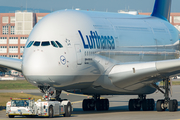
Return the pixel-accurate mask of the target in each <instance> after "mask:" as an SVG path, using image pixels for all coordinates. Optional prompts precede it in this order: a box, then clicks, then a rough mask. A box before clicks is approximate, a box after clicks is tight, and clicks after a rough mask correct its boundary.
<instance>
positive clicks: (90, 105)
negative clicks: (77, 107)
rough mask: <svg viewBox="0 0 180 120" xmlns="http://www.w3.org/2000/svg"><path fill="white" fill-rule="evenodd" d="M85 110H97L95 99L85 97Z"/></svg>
mask: <svg viewBox="0 0 180 120" xmlns="http://www.w3.org/2000/svg"><path fill="white" fill-rule="evenodd" d="M82 106H83V111H94V110H95V103H94V100H93V99H84V100H83V103H82Z"/></svg>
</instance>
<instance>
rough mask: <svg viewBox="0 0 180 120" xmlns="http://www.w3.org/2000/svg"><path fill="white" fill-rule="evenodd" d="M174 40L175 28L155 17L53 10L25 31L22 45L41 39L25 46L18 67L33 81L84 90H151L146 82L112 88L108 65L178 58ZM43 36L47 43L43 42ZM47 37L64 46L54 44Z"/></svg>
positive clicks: (104, 92) (66, 88) (138, 91)
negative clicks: (20, 65)
mask: <svg viewBox="0 0 180 120" xmlns="http://www.w3.org/2000/svg"><path fill="white" fill-rule="evenodd" d="M178 40H179V37H178V32H177V30H176V29H175V28H174V27H173V26H172V25H171V24H170V23H169V22H167V21H164V20H161V19H158V18H155V17H150V16H140V15H138V16H134V15H126V14H116V13H100V12H86V11H74V10H63V11H57V12H53V13H51V14H49V15H47V16H46V17H45V18H43V19H42V20H41V21H39V22H38V24H37V25H36V26H35V27H34V29H33V30H32V32H31V34H30V35H29V38H28V41H27V44H26V46H27V45H28V44H29V42H30V41H34V42H36V41H38V42H40V44H39V45H38V46H34V45H32V46H30V47H29V48H27V47H26V48H25V51H24V55H23V63H22V71H23V74H24V76H25V77H26V79H27V80H28V81H29V82H30V83H32V84H34V85H36V86H51V87H54V88H56V89H60V90H73V91H74V90H75V91H77V92H78V93H79V92H82V93H85V94H140V93H141V94H143V93H152V92H154V91H155V89H154V88H151V87H150V86H146V87H143V88H134V89H133V90H132V91H127V90H124V89H122V88H117V87H115V86H114V85H113V83H112V82H111V80H110V79H108V77H107V75H108V74H109V70H110V69H111V68H112V67H113V66H114V65H116V64H117V63H118V64H127V63H137V62H149V61H158V60H167V59H175V58H178V57H179V42H177V41H178ZM46 41H49V42H50V45H47V46H42V45H41V44H42V42H46ZM51 41H58V42H59V43H60V44H62V46H63V47H61V48H60V47H54V46H53V45H52V44H51ZM33 44H34V43H33ZM102 57H103V58H104V59H102ZM98 62H101V64H100V65H99V64H98ZM158 80H159V78H157V79H156V81H158ZM153 82H154V81H153Z"/></svg>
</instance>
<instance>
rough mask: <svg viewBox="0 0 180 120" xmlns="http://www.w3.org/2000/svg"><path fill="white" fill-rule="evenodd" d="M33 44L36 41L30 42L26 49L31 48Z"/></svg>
mask: <svg viewBox="0 0 180 120" xmlns="http://www.w3.org/2000/svg"><path fill="white" fill-rule="evenodd" d="M33 43H34V41H30V42H29V44H28V45H27V47H26V48H29V47H31V46H32V44H33Z"/></svg>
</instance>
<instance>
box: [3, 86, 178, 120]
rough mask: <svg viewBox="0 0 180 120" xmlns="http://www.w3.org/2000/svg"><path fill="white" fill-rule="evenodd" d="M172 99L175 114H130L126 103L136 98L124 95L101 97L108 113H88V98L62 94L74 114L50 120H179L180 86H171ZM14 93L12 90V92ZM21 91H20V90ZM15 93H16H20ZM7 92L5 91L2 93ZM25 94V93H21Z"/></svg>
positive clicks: (161, 97)
mask: <svg viewBox="0 0 180 120" xmlns="http://www.w3.org/2000/svg"><path fill="white" fill-rule="evenodd" d="M172 88H173V97H171V99H177V100H178V105H179V107H178V111H177V112H169V111H164V112H157V111H156V110H154V111H138V112H137V111H136V112H131V111H129V110H128V101H129V99H131V98H137V96H129V95H128V96H126V95H118V96H102V97H105V98H108V99H109V101H110V109H109V111H100V112H99V111H88V112H84V111H83V110H82V100H83V99H86V98H87V97H88V96H84V95H76V94H71V93H66V92H63V94H62V98H64V97H65V98H68V99H69V100H71V101H72V102H73V107H74V112H73V114H72V116H71V117H67V118H65V117H63V116H60V117H55V118H52V119H63V120H64V119H68V120H180V85H176V86H173V87H172ZM13 91H14V90H13ZM21 91H22V90H21ZM21 91H17V92H21ZM1 92H2V91H1ZM4 92H7V91H4ZM23 92H24V93H26V92H25V91H23ZM27 93H29V94H35V95H41V93H40V92H38V90H33V91H28V92H27ZM147 98H154V99H155V101H157V100H158V99H163V98H164V97H163V94H161V93H160V92H155V93H154V94H151V95H148V96H147ZM11 119H16V120H17V119H26V120H41V119H47V118H43V117H36V118H26V117H18V116H16V117H15V118H11ZM0 120H10V118H8V117H7V116H6V115H5V111H0Z"/></svg>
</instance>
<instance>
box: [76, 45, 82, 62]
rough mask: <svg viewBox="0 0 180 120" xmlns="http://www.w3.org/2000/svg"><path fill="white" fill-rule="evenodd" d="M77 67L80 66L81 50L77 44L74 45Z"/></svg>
mask: <svg viewBox="0 0 180 120" xmlns="http://www.w3.org/2000/svg"><path fill="white" fill-rule="evenodd" d="M75 51H76V60H77V65H81V64H82V50H81V47H80V45H79V44H75Z"/></svg>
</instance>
